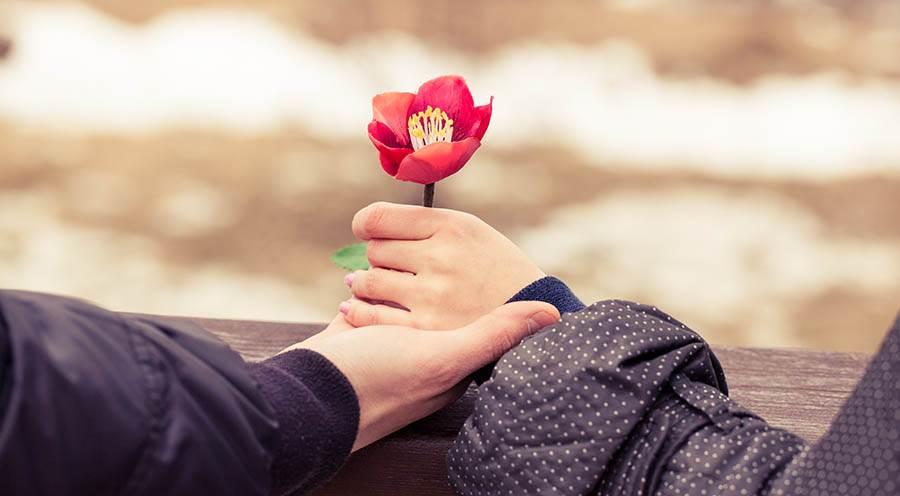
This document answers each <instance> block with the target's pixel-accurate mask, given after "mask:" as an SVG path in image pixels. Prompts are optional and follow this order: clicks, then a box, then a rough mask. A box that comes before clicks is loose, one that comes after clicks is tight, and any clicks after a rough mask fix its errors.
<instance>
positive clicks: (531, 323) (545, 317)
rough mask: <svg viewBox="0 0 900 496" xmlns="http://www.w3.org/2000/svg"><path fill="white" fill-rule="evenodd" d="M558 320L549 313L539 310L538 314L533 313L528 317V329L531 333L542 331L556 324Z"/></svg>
mask: <svg viewBox="0 0 900 496" xmlns="http://www.w3.org/2000/svg"><path fill="white" fill-rule="evenodd" d="M558 319H559V318H558V317H557V316H555V315H553V314H551V313H550V312H547V311H545V310H541V311H540V312H535V313H533V314H531V315H530V316H529V317H528V329H529V330H531V331H537V330H539V329H542V328H544V327H546V326H548V325H550V324H552V323H554V322H556V321H557V320H558Z"/></svg>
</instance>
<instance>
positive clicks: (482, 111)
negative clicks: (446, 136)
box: [453, 97, 494, 140]
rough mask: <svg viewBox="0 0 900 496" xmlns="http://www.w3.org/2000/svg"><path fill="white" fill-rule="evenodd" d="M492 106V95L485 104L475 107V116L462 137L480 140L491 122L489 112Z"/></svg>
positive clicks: (491, 110)
mask: <svg viewBox="0 0 900 496" xmlns="http://www.w3.org/2000/svg"><path fill="white" fill-rule="evenodd" d="M493 107H494V97H491V101H490V102H488V104H487V105H481V106H479V107H475V118H474V119H472V125H471V126H470V127H469V129H467V130H466V131H465V134H464V135H463V137H465V138H468V137H470V136H471V137H473V138H478V139H479V140H481V139H482V138H484V133H485V132H487V128H488V126H489V125H490V124H491V113H493ZM455 131H456V129H455V128H454V133H453V134H456V132H455Z"/></svg>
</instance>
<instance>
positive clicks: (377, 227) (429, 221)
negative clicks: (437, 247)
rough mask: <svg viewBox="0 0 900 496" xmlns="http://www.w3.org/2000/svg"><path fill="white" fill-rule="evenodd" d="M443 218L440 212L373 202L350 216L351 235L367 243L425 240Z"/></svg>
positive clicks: (437, 209) (436, 209) (442, 212)
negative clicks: (382, 240) (386, 240)
mask: <svg viewBox="0 0 900 496" xmlns="http://www.w3.org/2000/svg"><path fill="white" fill-rule="evenodd" d="M445 215H446V213H445V211H444V210H442V209H439V208H426V207H417V206H414V205H398V204H396V203H387V202H376V203H373V204H371V205H369V206H368V207H365V208H363V209H362V210H360V211H359V212H357V213H356V215H355V216H353V224H352V227H353V234H354V235H355V236H356V237H357V238H359V239H361V240H363V241H368V240H370V239H406V240H417V239H428V238H430V237H431V235H432V234H434V233H435V232H437V230H438V228H439V227H440V224H441V219H442V218H443V217H444V216H445Z"/></svg>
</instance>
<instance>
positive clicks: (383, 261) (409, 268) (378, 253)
mask: <svg viewBox="0 0 900 496" xmlns="http://www.w3.org/2000/svg"><path fill="white" fill-rule="evenodd" d="M417 247H419V248H421V246H420V245H419V244H418V243H417V242H415V241H396V240H384V239H373V240H371V241H369V242H368V244H367V245H366V258H368V259H369V265H371V266H372V267H382V268H386V269H393V270H399V271H403V272H411V273H413V274H415V273H417V272H418V271H417V270H416V269H417V268H420V267H422V252H421V250H419V249H416V248H417Z"/></svg>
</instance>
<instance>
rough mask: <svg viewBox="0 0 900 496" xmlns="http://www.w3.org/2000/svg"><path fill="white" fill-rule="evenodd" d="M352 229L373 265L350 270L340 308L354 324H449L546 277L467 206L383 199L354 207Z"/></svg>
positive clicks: (484, 310)
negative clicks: (462, 208) (463, 208)
mask: <svg viewBox="0 0 900 496" xmlns="http://www.w3.org/2000/svg"><path fill="white" fill-rule="evenodd" d="M353 233H354V234H355V235H356V237H357V238H359V239H361V240H364V241H368V249H367V255H368V258H369V264H370V265H371V266H372V268H370V269H369V270H365V271H357V272H354V273H353V274H350V275H348V276H347V283H348V285H349V286H350V291H351V293H353V296H354V298H353V299H352V300H350V301H349V302H345V303H344V304H342V305H341V312H343V313H344V314H345V316H346V319H347V321H348V322H349V323H351V324H352V325H355V326H365V325H374V324H396V325H407V326H412V327H417V328H421V329H452V328H455V327H459V326H461V325H465V324H468V323H470V322H472V321H474V320H475V319H477V318H478V317H480V316H482V315H485V314H486V313H488V312H490V311H491V310H493V309H495V308H497V307H498V306H500V305H502V304H503V303H504V302H506V301H507V300H509V298H511V297H512V296H513V295H515V294H516V292H518V291H519V290H520V289H522V288H524V287H525V286H527V285H528V284H531V283H532V282H534V281H536V280H538V279H540V278H542V277H544V276H545V274H544V273H543V272H542V271H541V269H540V268H538V266H537V265H535V264H534V263H533V262H532V261H531V260H530V259H529V258H528V257H527V256H525V254H524V253H522V251H521V250H520V249H519V248H518V247H517V246H516V245H515V244H513V243H512V242H511V241H510V240H509V239H507V238H506V237H505V236H503V235H502V234H500V233H499V232H497V231H496V230H495V229H494V228H492V227H491V226H489V225H488V224H486V223H485V222H484V221H482V220H481V219H479V218H478V217H475V216H474V215H471V214H467V213H464V212H457V211H455V210H446V209H439V208H425V207H416V206H411V205H397V204H392V203H384V202H379V203H374V204H372V205H369V206H368V207H366V208H364V209H362V210H360V211H359V212H358V213H357V214H356V216H355V217H354V218H353ZM383 302H386V303H389V304H388V305H385V304H378V303H383ZM373 303H376V304H373ZM398 307H401V308H398Z"/></svg>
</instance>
